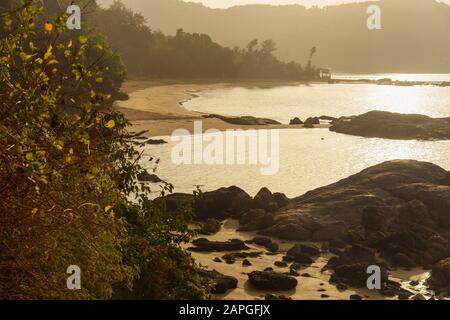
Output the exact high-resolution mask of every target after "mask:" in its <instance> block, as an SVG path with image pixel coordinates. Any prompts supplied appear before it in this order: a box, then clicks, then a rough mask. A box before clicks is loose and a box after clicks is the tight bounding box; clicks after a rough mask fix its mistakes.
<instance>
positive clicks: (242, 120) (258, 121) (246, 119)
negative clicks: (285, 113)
mask: <svg viewBox="0 0 450 320" xmlns="http://www.w3.org/2000/svg"><path fill="white" fill-rule="evenodd" d="M203 117H204V118H217V119H220V120H222V121H225V122H227V123H231V124H235V125H240V126H263V125H279V124H281V123H280V122H278V121H275V120H272V119H266V118H256V117H252V116H241V117H227V116H222V115H219V114H209V115H204V116H203Z"/></svg>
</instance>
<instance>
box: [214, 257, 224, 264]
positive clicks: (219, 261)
mask: <svg viewBox="0 0 450 320" xmlns="http://www.w3.org/2000/svg"><path fill="white" fill-rule="evenodd" d="M213 261H214V262H218V263H222V260H221V259H220V258H219V257H215V258H214V260H213Z"/></svg>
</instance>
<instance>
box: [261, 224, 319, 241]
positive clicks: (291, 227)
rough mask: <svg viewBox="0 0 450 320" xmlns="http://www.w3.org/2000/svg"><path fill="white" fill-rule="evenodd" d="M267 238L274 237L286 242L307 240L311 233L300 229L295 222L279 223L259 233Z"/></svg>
mask: <svg viewBox="0 0 450 320" xmlns="http://www.w3.org/2000/svg"><path fill="white" fill-rule="evenodd" d="M259 233H260V234H263V235H267V236H274V237H278V238H280V239H286V240H299V241H300V240H309V239H311V236H312V233H311V231H309V230H308V229H305V228H304V227H302V226H301V225H300V224H299V223H298V222H296V221H279V222H278V223H277V224H275V225H274V226H271V227H269V228H267V229H265V230H262V231H260V232H259Z"/></svg>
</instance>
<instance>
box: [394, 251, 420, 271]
mask: <svg viewBox="0 0 450 320" xmlns="http://www.w3.org/2000/svg"><path fill="white" fill-rule="evenodd" d="M392 262H393V263H394V265H396V266H399V267H405V268H411V267H414V265H415V263H414V261H412V260H411V258H410V257H408V256H407V255H406V254H404V253H401V252H398V253H396V254H395V255H394V256H393V257H392Z"/></svg>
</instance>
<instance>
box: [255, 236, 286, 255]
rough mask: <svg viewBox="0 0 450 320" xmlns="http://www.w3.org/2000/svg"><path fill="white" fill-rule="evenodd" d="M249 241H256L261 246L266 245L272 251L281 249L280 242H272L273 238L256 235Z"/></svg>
mask: <svg viewBox="0 0 450 320" xmlns="http://www.w3.org/2000/svg"><path fill="white" fill-rule="evenodd" d="M248 243H254V244H257V245H259V246H263V247H265V248H266V249H267V250H269V251H270V252H277V251H278V249H279V245H278V243H275V242H272V239H270V238H267V237H255V238H253V239H252V240H250V241H249V242H248Z"/></svg>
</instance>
